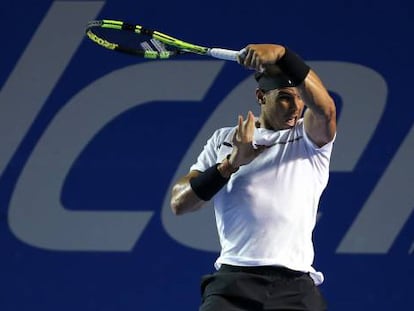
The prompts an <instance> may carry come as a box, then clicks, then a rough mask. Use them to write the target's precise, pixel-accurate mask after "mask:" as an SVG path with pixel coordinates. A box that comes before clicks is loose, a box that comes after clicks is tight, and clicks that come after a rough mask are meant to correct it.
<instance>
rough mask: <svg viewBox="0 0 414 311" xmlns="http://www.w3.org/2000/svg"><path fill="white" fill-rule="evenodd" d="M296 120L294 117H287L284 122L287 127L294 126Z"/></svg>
mask: <svg viewBox="0 0 414 311" xmlns="http://www.w3.org/2000/svg"><path fill="white" fill-rule="evenodd" d="M296 120H297V117H296V116H291V117H288V118H287V119H286V121H285V122H286V124H287V125H289V126H295V124H296Z"/></svg>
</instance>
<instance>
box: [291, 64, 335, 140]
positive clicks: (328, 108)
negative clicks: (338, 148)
mask: <svg viewBox="0 0 414 311" xmlns="http://www.w3.org/2000/svg"><path fill="white" fill-rule="evenodd" d="M298 88H299V90H300V93H301V96H302V98H303V100H304V102H305V105H306V106H307V107H308V109H307V110H306V111H305V116H304V126H305V131H306V133H307V134H308V136H309V138H310V139H311V140H312V141H313V142H314V143H315V144H316V145H317V146H318V147H322V146H323V145H325V144H327V143H328V142H330V141H332V139H333V138H334V136H335V133H336V107H335V102H334V100H333V99H332V97H331V96H330V95H329V93H328V91H327V90H326V88H325V87H324V85H323V84H322V81H321V80H320V79H319V77H318V76H317V75H316V73H315V72H314V71H313V70H310V71H309V73H308V75H307V76H306V78H305V80H304V81H303V83H302V84H301V85H300V86H299V87H298Z"/></svg>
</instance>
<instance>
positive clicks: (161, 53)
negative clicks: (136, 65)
mask: <svg viewBox="0 0 414 311" xmlns="http://www.w3.org/2000/svg"><path fill="white" fill-rule="evenodd" d="M86 36H87V37H88V38H89V39H91V40H92V41H93V42H95V43H96V44H98V45H100V46H102V47H104V48H107V49H109V50H114V51H118V52H123V53H127V54H132V55H135V56H140V57H144V58H149V59H168V58H171V57H174V56H177V55H182V54H186V53H193V54H199V55H207V56H211V57H214V58H219V59H223V60H229V61H237V58H238V57H243V56H244V49H243V50H241V51H234V50H228V49H222V48H209V47H204V46H200V45H195V44H192V43H188V42H185V41H182V40H179V39H177V38H174V37H171V36H169V35H166V34H164V33H162V32H159V31H156V30H153V29H149V28H145V27H143V26H140V25H136V24H135V25H134V24H129V23H126V22H123V21H117V20H109V19H103V20H93V21H90V22H89V23H88V24H87V27H86Z"/></svg>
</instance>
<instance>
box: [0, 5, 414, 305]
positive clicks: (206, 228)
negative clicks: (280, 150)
mask: <svg viewBox="0 0 414 311" xmlns="http://www.w3.org/2000/svg"><path fill="white" fill-rule="evenodd" d="M410 7H411V5H410V3H409V1H399V0H396V1H393V2H389V1H385V0H382V1H365V2H361V1H354V0H352V1H350V0H347V1H326V3H325V2H323V1H296V2H290V3H288V2H286V1H272V2H270V1H268V2H266V1H259V2H254V3H242V2H239V1H230V0H228V1H226V0H224V1H215V0H213V1H209V2H194V1H188V0H184V1H163V0H161V1H152V2H148V1H147V2H140V1H130V0H125V1H115V0H113V1H112V0H107V1H30V0H20V1H13V2H12V1H2V2H1V4H0V18H1V21H2V26H3V31H2V44H1V57H0V87H1V89H0V146H1V147H0V248H1V250H0V254H1V255H0V258H1V261H0V267H1V270H0V309H1V310H7V311H9V310H10V311H12V310H19V311H20V310H43V311H46V310H50V311H52V310H62V311H66V310H87V311H89V310H99V311H109V310H123V311H127V310H166V309H168V310H196V309H197V307H198V304H199V279H200V276H201V275H202V274H205V273H210V272H211V271H212V270H213V262H214V260H215V258H216V256H217V251H218V244H217V236H216V232H215V228H214V219H213V214H212V212H211V206H210V208H206V209H205V210H203V211H201V212H199V213H196V214H194V215H188V216H182V217H175V216H173V215H172V213H171V212H170V210H169V208H168V200H169V191H170V187H171V185H172V183H173V182H174V180H175V179H176V178H177V177H178V176H179V175H181V174H183V173H185V172H186V171H187V169H188V168H189V165H190V164H191V163H192V162H193V161H194V160H195V157H196V156H197V154H198V152H199V151H200V148H201V147H202V145H203V144H204V142H205V140H206V139H207V138H208V137H209V136H210V134H211V133H212V130H213V129H214V128H216V127H221V126H229V125H233V124H235V122H236V119H237V115H238V114H239V113H242V114H246V112H247V111H248V110H249V109H253V110H254V109H256V111H257V107H256V104H255V100H254V82H253V80H252V77H251V74H252V73H251V72H249V71H247V70H245V69H244V68H241V67H240V66H238V65H237V64H235V63H229V62H223V61H218V60H213V59H208V58H203V57H198V56H188V57H184V58H182V59H177V60H169V61H162V62H160V61H157V62H155V61H143V60H138V59H136V58H133V57H130V56H126V55H120V54H116V53H113V52H110V51H107V50H104V49H102V48H99V47H97V46H96V45H93V44H92V43H91V42H90V41H87V40H86V39H85V37H84V32H83V31H84V26H85V24H86V22H87V21H88V20H90V19H95V18H97V17H98V18H112V19H124V20H128V21H130V22H136V23H140V24H143V25H146V26H147V27H153V28H157V29H159V30H160V31H164V32H167V33H169V34H171V35H175V36H178V37H180V38H182V39H184V40H187V41H190V42H195V43H199V44H201V45H210V46H220V47H227V48H231V49H240V48H242V47H244V46H245V45H246V44H248V43H259V42H266V43H267V42H274V43H282V44H284V45H288V46H290V47H291V48H292V49H294V50H296V51H297V52H298V53H299V54H301V55H302V56H303V58H305V59H306V60H307V61H308V62H309V64H310V65H311V66H312V67H313V68H314V69H315V70H316V71H317V72H318V73H319V74H320V76H321V77H322V79H323V80H324V82H325V83H326V86H327V87H328V89H329V91H330V92H331V93H332V95H333V96H334V97H335V99H336V102H337V106H338V110H339V112H340V113H339V119H338V137H337V141H336V144H335V150H334V154H333V160H332V165H331V179H330V182H329V186H328V188H327V190H326V191H325V192H324V195H323V198H322V200H321V204H320V215H319V221H318V225H317V228H316V229H315V232H314V240H315V247H316V258H315V267H316V268H317V269H319V270H321V271H322V272H324V274H325V277H326V281H325V283H323V285H322V286H321V290H322V291H323V293H324V294H325V296H326V297H327V299H328V301H329V305H330V310H337V311H345V310H346V311H348V310H355V311H356V310H361V311H362V310H364V311H365V310H378V311H381V310H391V309H392V310H413V309H414V303H413V302H412V299H410V298H412V294H413V286H412V279H413V277H414V268H413V256H414V217H413V215H412V214H413V213H412V212H413V208H414V191H413V186H414V167H413V165H412V156H413V148H414V127H413V119H414V118H413V116H414V106H413V105H412V100H411V97H412V96H411V91H412V71H413V63H412V55H413V53H414V48H413V44H412V40H411V39H410V38H411V37H412V29H414V25H413V24H414V23H413V19H412V16H411V14H410V12H411V10H410Z"/></svg>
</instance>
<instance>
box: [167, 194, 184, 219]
mask: <svg viewBox="0 0 414 311" xmlns="http://www.w3.org/2000/svg"><path fill="white" fill-rule="evenodd" d="M170 207H171V210H172V212H173V214H174V215H176V216H178V215H182V214H184V212H183V208H182V205H181V204H180V202H179V200H177V199H176V198H174V196H172V197H171V200H170Z"/></svg>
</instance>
